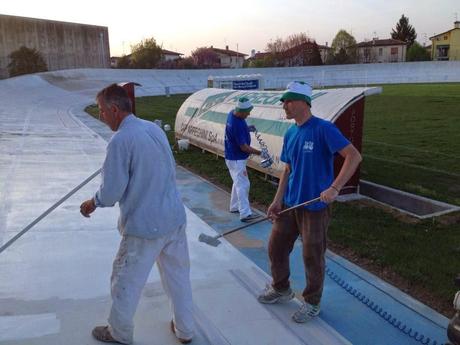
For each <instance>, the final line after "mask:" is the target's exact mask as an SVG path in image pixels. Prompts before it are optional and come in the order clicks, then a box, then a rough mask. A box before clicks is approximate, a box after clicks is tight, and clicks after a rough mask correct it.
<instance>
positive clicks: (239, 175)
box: [225, 159, 252, 218]
mask: <svg viewBox="0 0 460 345" xmlns="http://www.w3.org/2000/svg"><path fill="white" fill-rule="evenodd" d="M246 162H247V159H243V160H237V161H232V160H228V159H226V160H225V163H226V164H227V167H228V171H229V172H230V176H231V177H232V180H233V186H232V194H231V197H230V211H235V210H238V211H239V212H240V218H244V217H247V216H249V215H250V214H251V212H252V211H251V207H250V206H249V187H250V185H249V178H248V172H247V171H246Z"/></svg>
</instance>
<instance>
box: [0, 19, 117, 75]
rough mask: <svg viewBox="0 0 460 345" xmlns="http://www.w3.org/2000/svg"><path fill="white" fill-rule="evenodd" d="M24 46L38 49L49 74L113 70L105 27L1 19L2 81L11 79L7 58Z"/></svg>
mask: <svg viewBox="0 0 460 345" xmlns="http://www.w3.org/2000/svg"><path fill="white" fill-rule="evenodd" d="M21 46H26V47H27V48H35V49H37V50H38V51H39V52H40V53H41V54H42V56H43V58H44V59H45V62H46V64H47V66H48V70H50V71H55V70H61V69H69V68H85V67H93V68H108V67H110V50H109V32H108V28H107V27H104V26H96V25H85V24H77V23H66V22H59V21H52V20H44V19H35V18H25V17H16V16H8V15H0V78H6V77H8V69H7V66H8V63H9V58H8V55H9V54H11V53H12V52H13V51H15V50H17V49H18V48H20V47H21Z"/></svg>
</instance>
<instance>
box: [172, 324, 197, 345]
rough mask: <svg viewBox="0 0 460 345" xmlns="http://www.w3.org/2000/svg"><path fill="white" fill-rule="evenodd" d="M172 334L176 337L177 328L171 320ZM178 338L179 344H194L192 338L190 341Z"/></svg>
mask: <svg viewBox="0 0 460 345" xmlns="http://www.w3.org/2000/svg"><path fill="white" fill-rule="evenodd" d="M171 332H173V333H174V335H176V327H175V326H174V321H173V320H171ZM176 337H177V340H179V342H180V343H181V344H190V343H191V342H192V338H190V339H183V338H179V337H178V336H176Z"/></svg>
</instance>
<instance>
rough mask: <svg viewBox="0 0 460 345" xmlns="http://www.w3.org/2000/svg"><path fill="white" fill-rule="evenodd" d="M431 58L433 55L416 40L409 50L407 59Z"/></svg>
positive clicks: (424, 59) (425, 59)
mask: <svg viewBox="0 0 460 345" xmlns="http://www.w3.org/2000/svg"><path fill="white" fill-rule="evenodd" d="M428 60H431V55H430V53H428V52H427V51H426V49H425V47H422V46H421V45H420V43H418V42H417V41H415V42H414V43H413V44H412V45H411V46H410V48H409V49H408V50H407V56H406V61H428Z"/></svg>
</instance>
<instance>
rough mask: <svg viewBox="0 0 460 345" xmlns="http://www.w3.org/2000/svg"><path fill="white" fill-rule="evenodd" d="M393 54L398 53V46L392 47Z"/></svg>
mask: <svg viewBox="0 0 460 345" xmlns="http://www.w3.org/2000/svg"><path fill="white" fill-rule="evenodd" d="M391 55H398V47H392V48H391Z"/></svg>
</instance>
